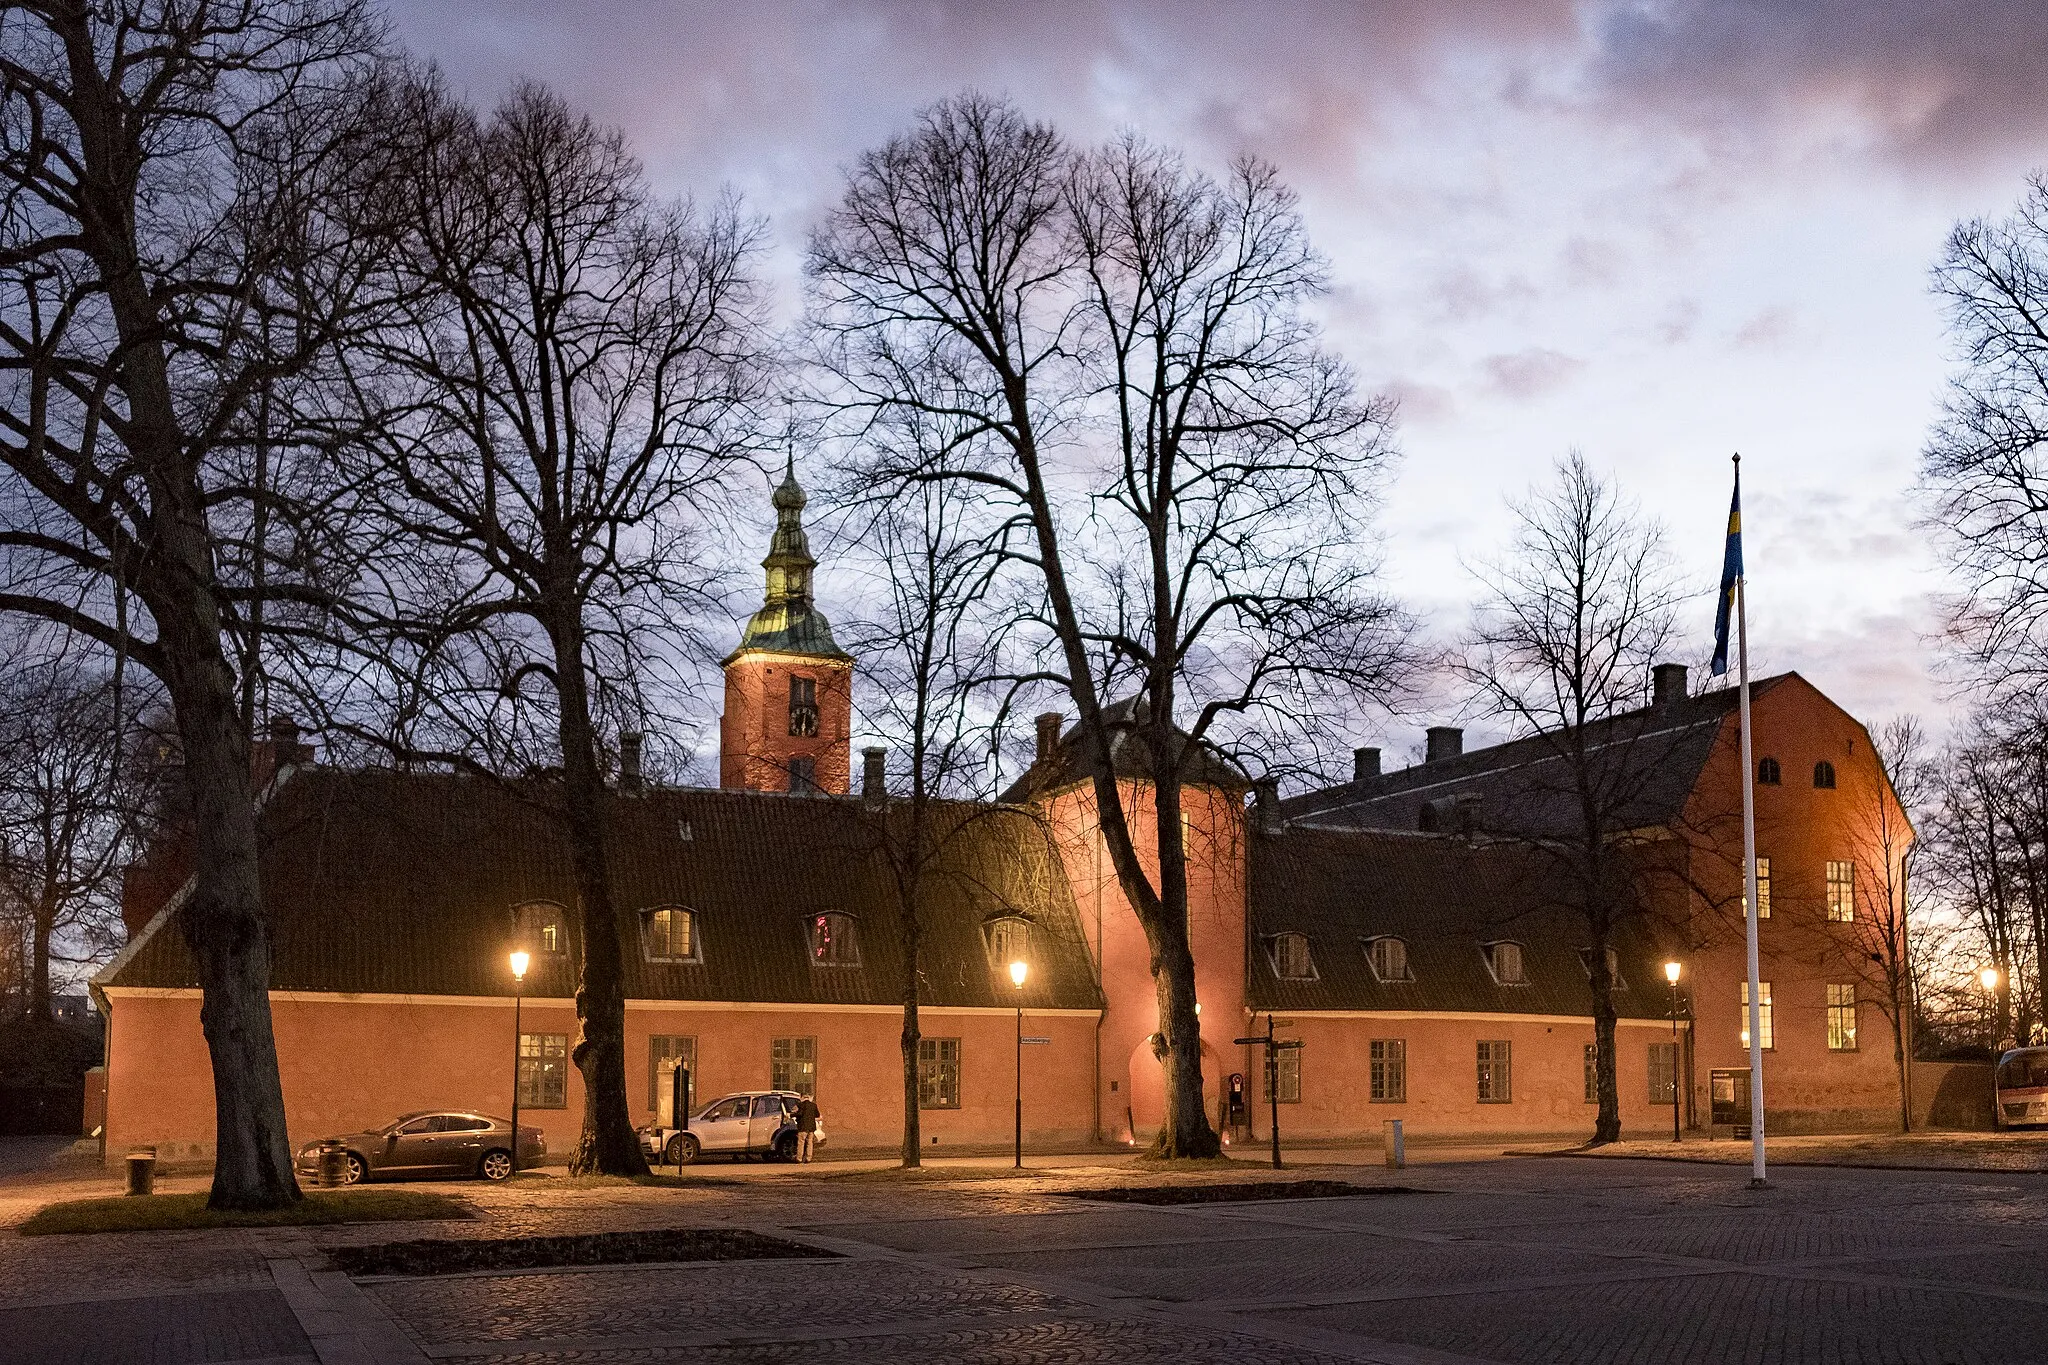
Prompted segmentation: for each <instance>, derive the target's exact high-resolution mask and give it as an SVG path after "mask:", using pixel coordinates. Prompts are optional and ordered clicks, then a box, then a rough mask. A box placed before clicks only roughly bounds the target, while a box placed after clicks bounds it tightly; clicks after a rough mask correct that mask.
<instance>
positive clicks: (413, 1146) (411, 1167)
mask: <svg viewBox="0 0 2048 1365" xmlns="http://www.w3.org/2000/svg"><path fill="white" fill-rule="evenodd" d="M440 1122H441V1116H440V1115H439V1114H428V1115H427V1116H425V1117H424V1118H416V1119H412V1120H409V1121H408V1122H406V1123H404V1124H401V1125H400V1126H399V1128H398V1129H397V1131H395V1132H393V1133H390V1134H388V1135H387V1136H386V1137H385V1139H384V1157H383V1159H382V1160H381V1161H379V1162H378V1163H377V1169H378V1171H379V1172H380V1173H381V1172H389V1173H390V1174H392V1175H419V1174H422V1173H424V1172H426V1171H430V1170H432V1169H433V1167H434V1163H435V1161H436V1160H437V1159H438V1157H437V1154H436V1150H435V1143H434V1138H435V1135H436V1132H437V1131H438V1128H439V1125H440Z"/></svg>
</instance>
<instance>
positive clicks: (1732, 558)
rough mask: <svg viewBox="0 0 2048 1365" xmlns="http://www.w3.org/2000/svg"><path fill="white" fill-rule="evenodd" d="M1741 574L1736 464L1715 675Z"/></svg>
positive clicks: (1724, 664) (1723, 664)
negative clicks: (1736, 582)
mask: <svg viewBox="0 0 2048 1365" xmlns="http://www.w3.org/2000/svg"><path fill="white" fill-rule="evenodd" d="M1740 577H1742V465H1741V464H1740V463H1739V462H1738V463H1737V464H1736V466H1735V496H1734V497H1733V498H1732V499H1730V500H1729V503H1728V548H1727V549H1726V550H1725V551H1723V553H1722V555H1721V601H1720V603H1719V605H1717V606H1716V607H1715V608H1714V662H1713V663H1712V664H1710V665H1708V669H1707V671H1708V672H1709V673H1711V674H1713V675H1714V676H1715V677H1719V676H1720V675H1721V674H1723V673H1726V672H1727V671H1728V618H1729V617H1730V616H1732V615H1733V614H1734V611H1735V580H1736V579H1738V578H1740Z"/></svg>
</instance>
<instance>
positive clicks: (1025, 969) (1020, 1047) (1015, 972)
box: [1010, 958, 1031, 1171]
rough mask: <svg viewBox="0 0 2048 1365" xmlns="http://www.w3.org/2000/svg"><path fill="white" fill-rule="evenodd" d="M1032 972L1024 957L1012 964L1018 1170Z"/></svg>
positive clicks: (1021, 1159) (1021, 1165) (1021, 1158)
mask: <svg viewBox="0 0 2048 1365" xmlns="http://www.w3.org/2000/svg"><path fill="white" fill-rule="evenodd" d="M1030 974H1031V967H1030V964H1028V963H1026V962H1025V961H1024V960H1023V959H1022V958H1019V959H1018V960H1017V961H1015V962H1012V963H1011V964H1010V980H1011V981H1013V982H1015V983H1016V986H1017V1160H1016V1165H1017V1169H1018V1170H1020V1171H1021V1170H1023V1169H1024V978H1025V977H1027V976H1029V975H1030Z"/></svg>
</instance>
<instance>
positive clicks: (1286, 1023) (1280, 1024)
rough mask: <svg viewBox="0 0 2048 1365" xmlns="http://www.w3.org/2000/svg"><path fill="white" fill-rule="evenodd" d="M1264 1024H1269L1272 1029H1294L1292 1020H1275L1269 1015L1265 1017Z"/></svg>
mask: <svg viewBox="0 0 2048 1365" xmlns="http://www.w3.org/2000/svg"><path fill="white" fill-rule="evenodd" d="M1266 1022H1267V1023H1269V1024H1271V1025H1272V1026H1273V1027H1274V1028H1293V1027H1294V1021H1293V1020H1292V1019H1275V1018H1273V1017H1272V1016H1271V1015H1268V1016H1266Z"/></svg>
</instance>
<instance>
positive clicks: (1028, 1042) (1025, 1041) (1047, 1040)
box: [1018, 1038, 1052, 1047]
mask: <svg viewBox="0 0 2048 1365" xmlns="http://www.w3.org/2000/svg"><path fill="white" fill-rule="evenodd" d="M1018 1041H1020V1042H1022V1043H1023V1044H1024V1046H1026V1047H1030V1046H1031V1045H1032V1044H1033V1043H1050V1042H1051V1041H1052V1039H1050V1038H1022V1039H1019V1040H1018Z"/></svg>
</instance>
